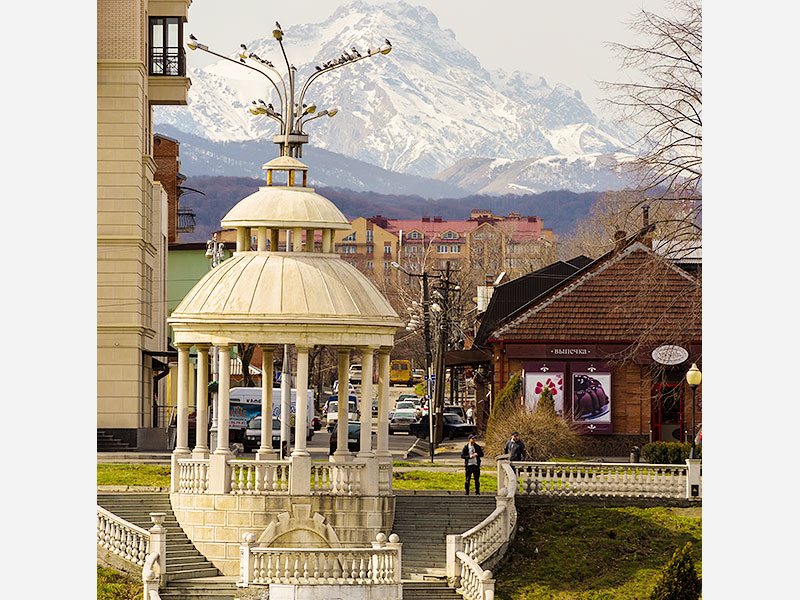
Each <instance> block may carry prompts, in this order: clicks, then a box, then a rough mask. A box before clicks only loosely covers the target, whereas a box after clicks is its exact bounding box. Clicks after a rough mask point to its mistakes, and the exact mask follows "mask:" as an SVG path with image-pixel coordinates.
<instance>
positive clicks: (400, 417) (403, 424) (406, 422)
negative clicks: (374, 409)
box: [389, 406, 416, 434]
mask: <svg viewBox="0 0 800 600" xmlns="http://www.w3.org/2000/svg"><path fill="white" fill-rule="evenodd" d="M415 421H416V416H415V415H414V407H413V406H412V407H411V408H402V409H400V408H395V411H394V413H392V417H391V419H389V433H390V434H394V433H397V432H398V431H405V432H408V431H409V429H408V428H409V426H410V425H411V424H412V423H414V422H415Z"/></svg>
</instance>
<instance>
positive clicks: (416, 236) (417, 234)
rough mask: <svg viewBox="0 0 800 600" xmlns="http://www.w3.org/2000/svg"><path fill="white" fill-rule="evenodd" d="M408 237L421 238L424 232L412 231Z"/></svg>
mask: <svg viewBox="0 0 800 600" xmlns="http://www.w3.org/2000/svg"><path fill="white" fill-rule="evenodd" d="M408 239H410V240H421V239H422V234H421V233H420V232H419V231H412V232H411V233H409V234H408Z"/></svg>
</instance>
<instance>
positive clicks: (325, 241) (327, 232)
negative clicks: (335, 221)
mask: <svg viewBox="0 0 800 600" xmlns="http://www.w3.org/2000/svg"><path fill="white" fill-rule="evenodd" d="M332 248H333V229H323V230H322V252H323V254H330V253H331V252H333V249H332Z"/></svg>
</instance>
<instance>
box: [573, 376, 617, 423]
mask: <svg viewBox="0 0 800 600" xmlns="http://www.w3.org/2000/svg"><path fill="white" fill-rule="evenodd" d="M581 366H582V365H573V369H572V418H573V420H574V421H575V422H576V423H577V424H579V425H584V426H585V431H586V433H611V432H612V429H611V373H610V370H608V369H600V368H598V367H597V366H595V365H589V366H587V367H586V368H581Z"/></svg>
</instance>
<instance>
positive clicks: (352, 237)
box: [342, 231, 356, 242]
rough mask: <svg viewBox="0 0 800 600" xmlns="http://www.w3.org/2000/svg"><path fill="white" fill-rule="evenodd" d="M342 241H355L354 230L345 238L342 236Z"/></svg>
mask: <svg viewBox="0 0 800 600" xmlns="http://www.w3.org/2000/svg"><path fill="white" fill-rule="evenodd" d="M342 241H343V242H355V241H356V232H355V231H354V232H353V233H351V234H350V235H348V236H347V237H346V238H344V239H343V240H342Z"/></svg>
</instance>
